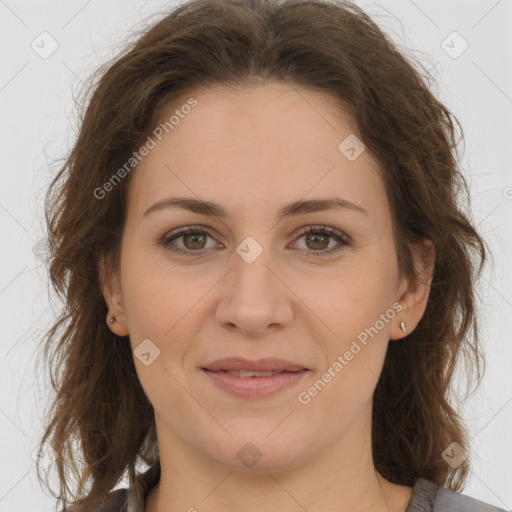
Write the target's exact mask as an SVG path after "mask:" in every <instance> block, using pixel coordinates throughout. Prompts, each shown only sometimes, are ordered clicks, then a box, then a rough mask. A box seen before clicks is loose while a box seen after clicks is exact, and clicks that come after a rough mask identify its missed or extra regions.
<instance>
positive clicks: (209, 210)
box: [142, 197, 368, 219]
mask: <svg viewBox="0 0 512 512" xmlns="http://www.w3.org/2000/svg"><path fill="white" fill-rule="evenodd" d="M168 208H182V209H184V210H189V211H191V212H194V213H199V214H201V215H208V216H211V217H219V218H222V219H224V218H227V217H229V213H228V211H227V210H226V209H224V208H223V207H222V206H220V205H219V204H217V203H213V202H211V201H203V200H201V199H195V198H193V197H169V198H166V199H162V200H161V201H158V202H156V203H155V204H154V205H152V206H150V207H149V208H148V209H147V210H146V211H145V212H144V213H143V214H142V218H144V217H147V216H148V215H150V214H152V213H155V212H158V211H162V210H165V209H168ZM339 209H348V210H353V211H355V212H359V213H362V214H364V215H366V216H368V212H367V211H366V210H365V209H364V208H363V207H362V206H360V205H358V204H357V203H354V202H352V201H347V200H346V199H341V198H339V197H328V198H325V199H308V200H302V201H294V202H293V203H290V204H287V205H285V206H283V207H282V208H281V209H280V210H279V212H278V216H279V218H283V217H293V216H297V215H304V214H306V213H314V212H322V211H327V210H339Z"/></svg>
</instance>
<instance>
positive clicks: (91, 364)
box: [38, 0, 486, 506]
mask: <svg viewBox="0 0 512 512" xmlns="http://www.w3.org/2000/svg"><path fill="white" fill-rule="evenodd" d="M93 78H94V80H92V81H91V84H90V86H89V87H88V89H87V92H86V96H85V97H84V100H83V105H84V108H83V113H82V116H81V118H80V129H79V133H78V136H77V140H76V142H75V144H74V146H73V147H72V149H71V151H70V153H69V155H67V157H66V160H65V162H64V163H63V164H62V165H61V166H60V168H59V170H58V172H57V174H56V175H55V176H54V178H53V180H52V182H51V184H50V187H49V190H48V193H47V196H46V202H45V208H46V211H45V213H46V221H47V224H48V238H49V247H50V252H49V254H50V258H49V261H50V265H49V274H50V278H51V282H52V285H53V287H54V289H55V290H56V292H57V293H58V294H59V295H60V296H62V297H63V298H64V299H65V309H64V310H63V311H62V312H61V314H60V316H59V318H58V319H57V320H56V322H55V323H54V325H53V326H52V328H51V329H50V330H49V331H48V333H46V336H45V338H44V344H43V347H44V351H43V354H44V365H45V367H46V368H48V370H49V373H50V376H51V383H52V387H53V389H54V391H55V399H54V401H53V402H52V404H51V407H50V408H49V409H48V413H47V420H46V421H47V423H46V424H45V432H44V436H43V438H42V439H41V444H40V447H39V450H40V452H39V453H40V454H42V452H43V448H44V446H45V445H46V444H49V445H50V446H51V447H52V448H53V450H54V452H53V453H54V464H55V465H56V469H57V473H58V478H59V483H60V490H59V491H58V492H57V493H56V494H54V496H55V497H56V498H59V499H60V500H62V503H63V504H64V506H66V505H67V504H68V502H69V501H73V502H77V503H81V504H83V505H84V506H87V505H90V504H91V503H93V501H94V500H95V499H97V498H101V497H104V496H105V495H106V494H108V492H109V491H110V490H112V489H113V488H114V487H115V486H116V485H117V484H118V483H119V482H120V481H121V479H122V478H123V477H124V476H125V475H126V474H128V477H129V481H130V482H132V481H133V480H134V479H135V478H138V477H139V475H140V473H137V471H136V469H137V466H138V465H139V464H140V463H142V462H143V463H145V464H147V465H150V466H151V465H154V464H158V445H157V439H156V431H155V421H154V413H153V408H152V406H151V404H150V402H149V400H148V398H147V397H146V395H145V393H144V391H143V389H142V387H141V385H140V383H139V380H138V377H137V374H136V371H135V366H134V362H133V355H132V352H131V348H130V343H129V339H128V338H127V337H118V336H116V335H115V334H113V333H112V332H111V331H110V330H109V329H108V327H107V325H106V323H105V318H106V315H107V311H108V309H107V305H106V304H105V301H104V298H103V294H102V289H101V285H100V278H99V261H100V259H101V258H102V257H105V258H107V261H108V262H109V269H110V270H111V271H115V270H116V269H117V268H118V264H119V255H120V254H119V252H120V240H121V235H122V232H123V227H124V222H125V214H126V191H127V187H128V185H129V183H130V181H131V179H130V178H131V175H132V174H133V173H134V172H136V169H134V170H133V171H132V173H131V174H129V175H128V176H127V177H126V178H125V179H123V180H121V181H120V182H119V183H118V184H117V186H115V187H114V188H113V190H111V191H109V193H108V194H105V197H104V198H102V199H97V198H96V197H95V194H94V191H95V190H96V189H97V188H98V187H101V186H102V184H104V183H106V182H107V181H108V180H109V179H110V178H111V177H112V175H113V174H114V172H115V170H116V169H119V168H120V167H121V166H122V165H123V164H124V163H125V162H126V161H127V160H128V159H129V158H130V156H131V155H132V152H133V151H135V150H137V148H139V147H140V144H141V142H142V141H144V140H145V139H146V138H147V136H148V135H149V134H150V133H151V132H152V130H153V129H154V127H155V123H156V122H157V120H158V119H159V118H160V117H161V115H162V113H163V112H165V111H166V110H164V109H167V108H169V106H170V105H179V104H180V101H182V98H184V97H186V96H187V95H188V94H190V93H191V92H192V91H194V90H199V89H200V88H204V87H210V86H211V85H217V84H221V85H230V86H233V87H244V86H248V85H251V84H254V83H265V82H286V83H288V84H290V85H291V86H294V85H298V86H303V87H308V88H313V89H315V90H317V91H320V92H322V91H323V92H325V93H329V94H334V95H335V96H336V97H337V98H338V99H339V102H340V105H343V107H344V109H346V111H347V112H348V113H349V114H350V115H351V116H352V119H353V120H354V122H355V123H356V125H357V128H358V130H359V132H360V134H361V137H362V139H363V142H364V144H365V145H366V148H367V150H368V151H370V153H371V154H372V156H373V157H374V158H375V159H376V161H377V162H378V163H379V166H380V171H381V176H382V179H383V182H384V183H385V186H386V191H387V194H388V198H389V201H390V205H391V213H392V216H393V228H394V236H395V244H396V250H397V258H398V262H399V267H400V270H401V272H402V273H403V275H405V276H408V277H411V278H412V277H415V275H416V274H415V269H414V268H413V264H412V255H411V251H410V247H411V243H412V242H414V241H416V240H418V239H421V238H428V239H430V240H431V241H432V242H433V244H434V246H435V250H436V262H435V268H434V273H433V281H432V285H431V290H430V296H429V300H428V304H427V308H426V311H425V314H424V316H423V318H422V320H421V321H420V323H419V324H418V326H417V328H416V329H415V330H414V332H412V333H411V334H409V335H408V336H407V341H406V342H396V343H390V344H389V348H388V353H387V355H386V360H385V363H384V368H383V371H382V375H381V377H380V380H379V382H378V384H377V387H376V390H375V393H374V403H373V423H372V446H373V457H374V463H375V467H376V469H377V470H378V471H379V472H380V473H381V474H382V475H383V476H384V477H385V478H386V479H388V480H390V481H391V482H394V483H397V484H402V485H408V486H413V485H414V483H415V481H416V480H417V479H418V478H420V477H422V478H426V479H428V480H431V481H433V482H435V483H437V484H438V485H441V486H446V487H448V488H450V489H452V490H460V489H461V488H462V487H463V484H464V482H465V479H466V477H467V474H468V471H469V462H468V460H466V461H464V463H463V464H462V465H460V466H459V467H458V468H457V469H452V468H451V467H450V466H449V465H448V464H447V463H446V462H445V461H444V460H443V458H442V457H441V453H442V452H443V450H444V449H445V448H446V447H447V446H448V445H449V444H450V443H452V442H454V441H455V442H457V443H459V444H460V445H461V446H462V447H463V448H465V449H468V438H467V432H466V430H465V427H464V425H463V423H462V421H461V418H460V416H459V415H458V413H457V412H456V407H455V406H454V404H453V403H452V398H453V397H451V395H452V386H451V384H452V381H453V378H452V377H454V376H455V375H456V370H457V368H458V363H461V362H463V363H464V367H465V368H466V369H470V370H474V369H476V374H477V375H476V381H477V385H478V384H479V383H480V380H481V377H482V373H481V370H483V367H482V364H483V358H482V354H481V352H480V349H479V346H478V328H477V327H478V326H477V317H476V295H475V288H474V285H475V280H476V279H477V277H478V276H479V274H480V272H481V270H482V266H483V263H484V261H485V259H486V249H485V243H484V241H483V240H482V239H481V238H480V236H479V234H478V233H477V232H476V230H475V228H474V226H473V224H472V221H471V220H470V214H469V209H468V208H467V201H466V202H464V201H465V200H466V199H469V194H468V189H467V185H466V183H465V180H464V178H463V175H462V174H461V171H460V167H461V166H460V163H459V162H460V158H459V155H458V147H457V146H458V143H459V141H457V128H458V129H459V132H460V135H461V139H463V134H462V128H461V127H460V124H459V122H458V121H457V119H456V118H455V117H454V116H453V114H452V113H451V112H450V111H449V110H448V109H447V108H446V106H444V105H443V104H442V103H440V102H439V101H438V100H437V99H436V97H435V96H434V94H433V92H432V91H431V85H432V84H431V81H433V79H432V78H431V77H430V75H429V73H428V72H427V71H426V68H425V67H424V65H423V64H421V63H420V62H415V60H414V59H413V58H412V57H410V56H406V55H405V51H404V50H399V49H398V47H397V45H396V44H395V43H393V42H392V40H391V38H390V37H389V36H387V35H385V34H384V33H383V32H382V31H381V30H380V29H379V28H378V26H377V25H376V24H375V22H374V21H372V19H371V18H370V17H369V16H368V15H367V14H366V13H365V12H364V11H363V10H361V9H360V8H359V7H357V6H356V5H354V4H352V3H350V2H348V1H343V0H339V1H334V0H333V1H329V0H326V1H321V0H192V1H189V2H186V3H183V4H181V5H179V6H177V7H174V8H173V10H172V11H170V12H168V13H165V15H163V16H162V17H161V19H160V20H159V21H158V22H156V23H154V24H153V25H152V26H150V27H149V28H146V29H144V30H143V32H142V33H141V34H137V39H136V40H135V41H133V42H132V43H129V44H128V45H127V46H126V48H125V49H124V51H123V52H122V53H121V54H120V55H118V56H116V57H115V59H113V60H112V61H110V62H108V63H106V64H105V65H104V66H102V67H101V68H100V69H99V70H98V72H97V74H95V75H94V76H93ZM463 200H464V201H463ZM464 204H466V206H464ZM472 373H473V372H472V371H471V374H472ZM474 381H475V379H472V380H471V382H474ZM468 382H469V379H468ZM38 477H39V479H40V480H42V478H41V475H40V468H38ZM46 477H48V474H46ZM47 482H48V478H46V486H47V487H48V488H49V487H50V486H49V485H48V483H47ZM52 494H53V491H52Z"/></svg>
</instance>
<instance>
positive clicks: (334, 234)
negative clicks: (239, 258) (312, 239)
mask: <svg viewBox="0 0 512 512" xmlns="http://www.w3.org/2000/svg"><path fill="white" fill-rule="evenodd" d="M310 233H314V234H321V235H328V236H329V237H331V238H333V239H334V240H336V242H338V243H339V244H340V245H339V246H337V247H333V248H331V249H328V250H318V251H313V250H309V252H311V253H312V256H314V257H323V256H326V255H331V254H334V253H337V252H339V251H341V250H342V249H344V248H345V247H346V246H347V245H349V239H348V237H347V236H346V235H344V234H343V233H341V232H339V231H337V230H335V229H333V228H329V227H327V226H307V227H304V228H301V229H300V230H299V236H298V238H297V239H296V240H298V239H299V238H302V237H303V236H304V235H308V234H310ZM191 234H200V235H207V236H209V237H210V238H213V237H212V236H211V235H210V234H209V233H208V231H205V230H204V229H203V228H201V226H188V227H187V228H184V229H181V230H179V231H177V232H174V233H172V232H171V233H169V234H167V235H165V236H164V237H163V239H162V241H161V244H162V245H163V246H165V247H169V246H170V245H171V242H173V241H174V240H176V239H177V238H180V237H183V236H185V235H191ZM169 250H171V251H173V252H175V253H177V254H188V255H194V256H195V255H200V254H201V251H203V249H200V250H197V251H190V250H188V251H187V250H183V249H179V248H176V247H174V248H173V249H169ZM305 250H307V249H305Z"/></svg>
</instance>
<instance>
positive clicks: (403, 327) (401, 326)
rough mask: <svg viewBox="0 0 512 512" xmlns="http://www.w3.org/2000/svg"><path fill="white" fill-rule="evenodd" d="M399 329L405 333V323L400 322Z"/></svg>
mask: <svg viewBox="0 0 512 512" xmlns="http://www.w3.org/2000/svg"><path fill="white" fill-rule="evenodd" d="M400 329H402V331H404V332H407V327H405V322H400Z"/></svg>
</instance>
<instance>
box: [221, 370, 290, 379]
mask: <svg viewBox="0 0 512 512" xmlns="http://www.w3.org/2000/svg"><path fill="white" fill-rule="evenodd" d="M226 373H230V374H231V375H236V376H237V377H270V376H271V375H276V374H277V373H281V372H253V371H250V370H227V371H226Z"/></svg>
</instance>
